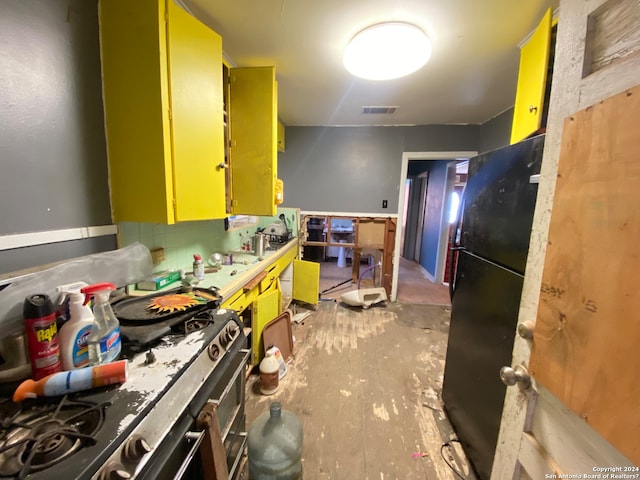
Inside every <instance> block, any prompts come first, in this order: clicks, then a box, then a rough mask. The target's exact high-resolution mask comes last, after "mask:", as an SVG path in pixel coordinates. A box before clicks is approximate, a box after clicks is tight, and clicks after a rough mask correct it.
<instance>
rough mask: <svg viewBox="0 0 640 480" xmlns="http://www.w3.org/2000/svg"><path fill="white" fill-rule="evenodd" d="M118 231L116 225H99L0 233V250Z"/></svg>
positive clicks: (79, 238)
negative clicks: (7, 233) (8, 233)
mask: <svg viewBox="0 0 640 480" xmlns="http://www.w3.org/2000/svg"><path fill="white" fill-rule="evenodd" d="M117 233H118V226H117V225H100V226H94V227H79V228H65V229H62V230H48V231H43V232H30V233H16V234H13V235H0V250H12V249H14V248H22V247H33V246H36V245H46V244H48V243H58V242H68V241H70V240H82V239H83V238H92V237H102V236H105V235H115V234H117Z"/></svg>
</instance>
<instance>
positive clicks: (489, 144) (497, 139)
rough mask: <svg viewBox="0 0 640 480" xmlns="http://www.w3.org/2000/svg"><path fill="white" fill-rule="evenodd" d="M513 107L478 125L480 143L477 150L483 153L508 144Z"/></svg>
mask: <svg viewBox="0 0 640 480" xmlns="http://www.w3.org/2000/svg"><path fill="white" fill-rule="evenodd" d="M512 121H513V107H512V108H510V109H508V110H506V111H504V112H502V113H501V114H500V115H497V116H495V117H493V118H492V119H491V120H489V121H488V122H486V123H483V124H482V125H481V126H480V144H479V146H478V152H480V153H484V152H489V151H491V150H495V149H496V148H500V147H504V146H505V145H509V143H510V141H511V123H512Z"/></svg>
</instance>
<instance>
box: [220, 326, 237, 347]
mask: <svg viewBox="0 0 640 480" xmlns="http://www.w3.org/2000/svg"><path fill="white" fill-rule="evenodd" d="M235 333H236V331H235V329H234V328H233V326H232V325H229V326H228V327H227V328H225V330H224V331H223V332H222V334H220V344H221V345H222V346H223V347H226V346H227V345H229V343H231V340H233V336H234V335H235Z"/></svg>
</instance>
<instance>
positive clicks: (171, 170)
mask: <svg viewBox="0 0 640 480" xmlns="http://www.w3.org/2000/svg"><path fill="white" fill-rule="evenodd" d="M100 41H101V55H102V75H103V93H104V106H105V119H106V134H107V145H108V156H109V179H110V188H111V204H112V212H113V217H114V220H115V221H135V222H156V223H174V222H178V221H189V220H205V219H212V218H223V217H224V216H225V215H226V205H225V171H224V168H221V166H220V165H221V164H223V163H224V129H223V105H222V99H223V95H222V75H221V74H220V65H221V63H222V39H221V38H220V36H219V35H218V34H216V33H215V32H213V31H212V30H210V29H209V28H208V27H207V26H205V25H204V24H202V23H201V22H200V21H198V20H197V19H195V18H194V17H192V16H191V15H189V14H188V13H187V12H186V11H184V10H183V9H182V8H180V7H179V6H178V5H176V4H175V3H174V1H173V0H136V1H131V0H100Z"/></svg>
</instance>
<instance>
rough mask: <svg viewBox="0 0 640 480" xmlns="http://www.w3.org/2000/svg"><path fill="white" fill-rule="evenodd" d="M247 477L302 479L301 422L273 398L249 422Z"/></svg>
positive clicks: (250, 479)
mask: <svg viewBox="0 0 640 480" xmlns="http://www.w3.org/2000/svg"><path fill="white" fill-rule="evenodd" d="M247 443H248V447H249V480H301V479H302V425H301V424H300V421H298V419H297V417H296V416H295V415H294V414H293V413H291V412H288V411H286V410H282V406H281V405H280V403H279V402H274V403H272V404H271V406H270V407H269V411H268V412H264V413H262V414H261V415H260V416H258V418H256V420H255V421H254V422H253V423H252V424H251V428H249V435H248V440H247Z"/></svg>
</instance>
